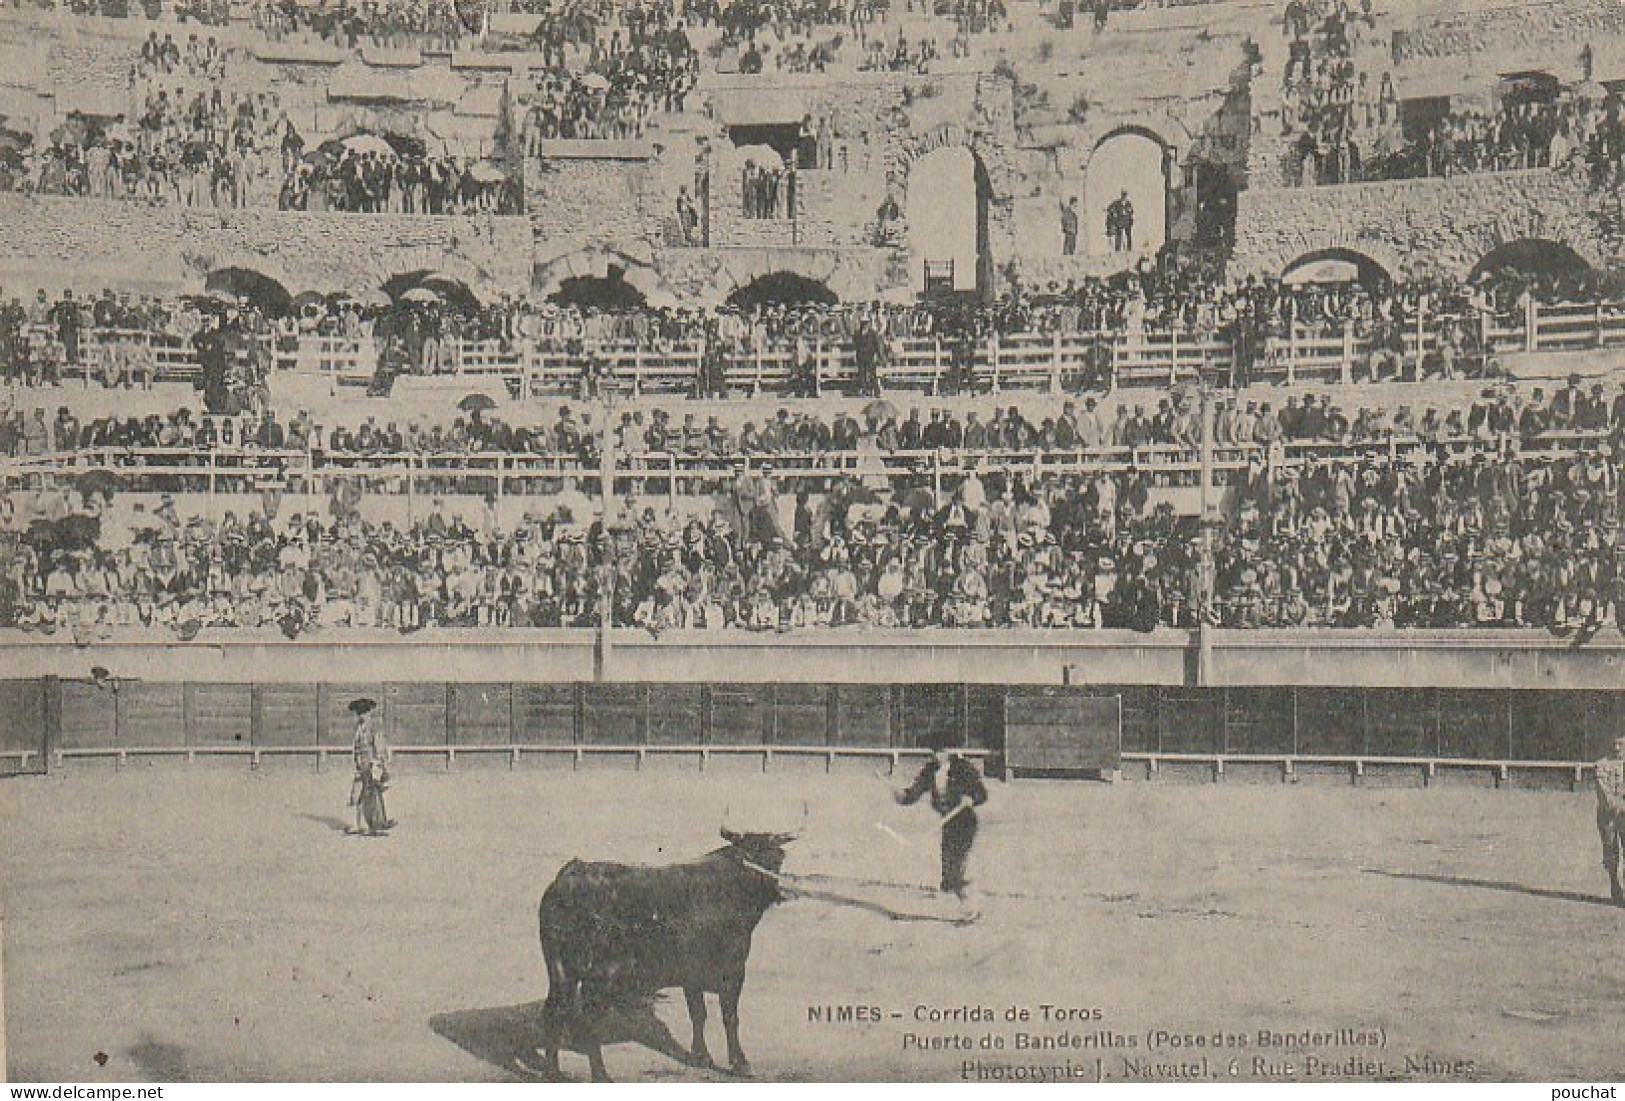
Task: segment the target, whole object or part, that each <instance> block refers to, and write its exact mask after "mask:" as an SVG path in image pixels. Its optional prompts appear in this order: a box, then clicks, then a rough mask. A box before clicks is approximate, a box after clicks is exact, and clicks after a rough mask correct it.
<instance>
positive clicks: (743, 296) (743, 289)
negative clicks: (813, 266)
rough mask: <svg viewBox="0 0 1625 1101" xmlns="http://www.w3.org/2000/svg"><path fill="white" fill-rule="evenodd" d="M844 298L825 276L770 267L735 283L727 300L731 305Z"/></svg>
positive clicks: (829, 301) (832, 302) (828, 303)
mask: <svg viewBox="0 0 1625 1101" xmlns="http://www.w3.org/2000/svg"><path fill="white" fill-rule="evenodd" d="M840 300H841V299H840V296H839V295H837V294H836V293H835V292H834V291H833V290H831V289H830V286H829V284H828V283H826V282H825V281H823V280H821V279H810V278H808V277H807V276H805V275H800V274H798V273H796V272H793V271H770V272H768V273H766V274H765V275H759V276H757V277H756V278H755V279H752V280H751V281H750V282H748V283H745V284H742V285H740V286H737V287H735V288H734V289H733V291H732V293H730V294H729V295H728V300H727V301H728V305H730V306H748V305H754V304H758V303H766V302H783V303H787V304H791V303H794V304H800V303H808V304H812V305H818V306H833V305H835V304H836V303H838V302H840Z"/></svg>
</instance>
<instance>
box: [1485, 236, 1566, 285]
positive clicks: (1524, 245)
mask: <svg viewBox="0 0 1625 1101" xmlns="http://www.w3.org/2000/svg"><path fill="white" fill-rule="evenodd" d="M1506 268H1513V269H1516V270H1519V271H1523V272H1530V273H1542V274H1552V275H1569V274H1582V273H1586V272H1592V271H1595V270H1596V269H1597V264H1596V263H1595V262H1594V261H1592V260H1588V259H1587V258H1586V257H1585V256H1583V255H1581V253H1580V251H1579V250H1578V249H1576V248H1574V247H1573V246H1571V245H1570V244H1568V243H1567V242H1564V241H1553V240H1551V239H1549V238H1545V237H1522V238H1519V239H1518V240H1516V241H1507V242H1505V243H1503V244H1499V245H1496V246H1495V247H1494V248H1492V249H1490V251H1488V252H1486V253H1485V254H1484V255H1483V256H1481V257H1480V258H1479V260H1478V262H1477V263H1476V264H1474V265H1473V270H1472V271H1471V272H1470V273H1469V275H1468V278H1469V279H1476V278H1478V277H1479V276H1480V275H1483V274H1486V273H1488V272H1492V271H1497V270H1503V269H1506Z"/></svg>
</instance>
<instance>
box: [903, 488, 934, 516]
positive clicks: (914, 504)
mask: <svg viewBox="0 0 1625 1101" xmlns="http://www.w3.org/2000/svg"><path fill="white" fill-rule="evenodd" d="M901 504H902V506H903V508H904V509H905V510H907V511H909V512H913V511H916V510H918V511H920V512H930V511H932V510H933V509H935V508H936V507H937V497H936V494H934V493H932V492H931V491H930V490H929V489H926V488H925V487H924V486H921V487H919V488H917V489H911V490H909V491H908V492H907V493H905V494H903V499H902V502H901Z"/></svg>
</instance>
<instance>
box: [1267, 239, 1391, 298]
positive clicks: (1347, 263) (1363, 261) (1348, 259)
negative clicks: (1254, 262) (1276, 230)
mask: <svg viewBox="0 0 1625 1101" xmlns="http://www.w3.org/2000/svg"><path fill="white" fill-rule="evenodd" d="M1392 281H1393V277H1392V276H1391V275H1390V274H1389V272H1388V269H1387V268H1385V267H1383V266H1382V265H1381V264H1379V263H1377V262H1376V261H1375V260H1373V259H1372V258H1371V257H1369V256H1367V255H1366V254H1365V253H1363V252H1355V251H1354V250H1353V249H1343V248H1329V249H1320V250H1319V251H1317V252H1309V253H1305V254H1304V255H1302V256H1300V257H1298V258H1297V259H1296V260H1294V261H1292V263H1290V264H1288V265H1287V266H1286V267H1285V268H1284V269H1282V271H1281V282H1283V283H1286V284H1288V285H1289V286H1304V285H1307V284H1310V283H1327V284H1339V283H1359V284H1360V285H1361V286H1363V287H1365V288H1366V289H1368V290H1375V289H1377V288H1379V287H1383V286H1386V285H1387V284H1388V283H1390V282H1392Z"/></svg>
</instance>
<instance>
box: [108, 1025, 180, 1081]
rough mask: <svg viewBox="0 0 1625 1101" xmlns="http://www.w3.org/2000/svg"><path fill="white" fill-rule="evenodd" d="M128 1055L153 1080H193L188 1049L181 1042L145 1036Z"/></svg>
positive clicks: (145, 1075) (142, 1072)
mask: <svg viewBox="0 0 1625 1101" xmlns="http://www.w3.org/2000/svg"><path fill="white" fill-rule="evenodd" d="M125 1054H126V1055H128V1056H129V1057H130V1059H131V1060H132V1061H133V1062H134V1063H135V1065H136V1066H137V1067H139V1068H140V1070H141V1074H142V1075H143V1076H144V1077H145V1078H146V1079H147V1080H149V1081H152V1082H190V1081H191V1080H192V1067H191V1061H190V1060H189V1059H188V1058H187V1055H186V1049H185V1048H183V1047H181V1046H180V1045H179V1044H166V1043H163V1042H162V1041H160V1040H155V1039H153V1038H152V1037H151V1036H143V1037H142V1038H141V1042H140V1043H139V1044H136V1045H135V1046H134V1047H131V1048H130V1049H128V1050H127V1051H126V1052H125Z"/></svg>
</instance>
